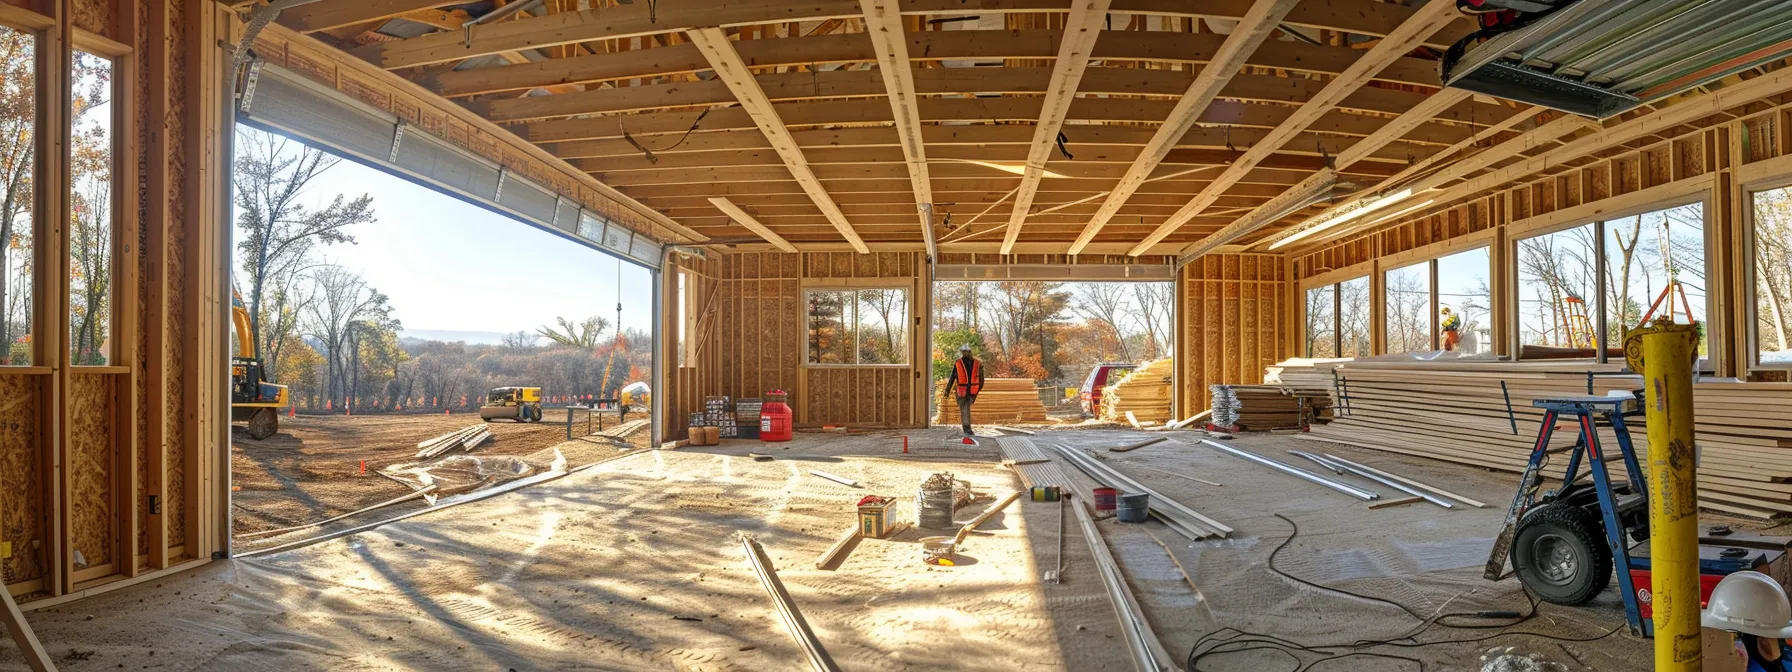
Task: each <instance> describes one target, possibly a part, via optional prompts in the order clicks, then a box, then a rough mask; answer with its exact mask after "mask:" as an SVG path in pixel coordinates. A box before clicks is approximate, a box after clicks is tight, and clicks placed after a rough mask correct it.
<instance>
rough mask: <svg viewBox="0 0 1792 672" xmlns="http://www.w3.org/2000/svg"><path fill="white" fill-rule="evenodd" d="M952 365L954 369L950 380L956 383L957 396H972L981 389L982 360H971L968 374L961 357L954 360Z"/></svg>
mask: <svg viewBox="0 0 1792 672" xmlns="http://www.w3.org/2000/svg"><path fill="white" fill-rule="evenodd" d="M952 367H953V369H954V373H953V376H952V380H953V382H955V383H956V384H957V387H958V396H961V397H974V396H977V394H978V393H980V392H982V391H983V362H979V361H977V360H975V359H973V360H971V370H970V373H969V374H968V375H967V374H966V373H965V370H964V358H963V357H960V358H958V359H957V360H954V361H953V362H952Z"/></svg>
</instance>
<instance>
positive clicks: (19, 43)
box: [0, 26, 37, 366]
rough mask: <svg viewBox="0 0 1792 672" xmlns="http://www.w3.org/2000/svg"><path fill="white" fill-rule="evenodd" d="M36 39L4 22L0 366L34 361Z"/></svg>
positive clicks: (0, 56)
mask: <svg viewBox="0 0 1792 672" xmlns="http://www.w3.org/2000/svg"><path fill="white" fill-rule="evenodd" d="M35 47H36V42H35V38H33V37H32V36H31V35H30V34H28V33H24V32H20V31H17V30H13V29H11V28H7V27H5V26H0V364H16V365H21V366H29V365H30V364H31V363H32V361H31V317H32V315H31V310H32V299H33V292H32V285H33V282H32V273H33V272H34V271H35V268H34V266H35V264H34V263H33V257H32V250H33V249H35V243H34V241H33V239H32V233H33V232H32V226H31V215H32V211H31V204H32V201H33V197H32V191H31V188H32V177H33V173H32V170H33V168H34V165H33V164H34V161H33V155H32V152H31V148H32V144H33V142H34V139H33V138H34V135H35V133H34V131H35V130H36V128H35V126H36V123H37V71H36V65H35V64H36V58H35V52H36V49H35Z"/></svg>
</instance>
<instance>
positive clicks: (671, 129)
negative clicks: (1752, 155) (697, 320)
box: [517, 97, 1516, 151]
mask: <svg viewBox="0 0 1792 672" xmlns="http://www.w3.org/2000/svg"><path fill="white" fill-rule="evenodd" d="M1040 104H1041V100H1040V99H1039V98H1034V97H1002V98H938V97H935V98H922V99H921V100H920V103H919V105H918V106H917V107H918V110H917V111H918V112H919V114H920V117H921V121H923V122H929V123H948V122H975V123H989V122H997V121H1002V122H1015V121H1027V122H1031V121H1033V120H1035V119H1037V118H1038V117H1039V107H1040ZM1174 107H1175V101H1171V100H1159V99H1136V98H1133V99H1126V98H1078V99H1076V100H1075V101H1074V102H1072V103H1071V104H1070V112H1069V114H1068V116H1067V123H1069V124H1071V125H1073V126H1082V125H1090V124H1107V123H1114V122H1124V123H1127V124H1135V125H1147V124H1148V125H1156V124H1160V123H1161V122H1162V121H1163V120H1164V119H1165V118H1167V117H1168V116H1169V115H1170V112H1171V111H1172V109H1173V108H1174ZM772 108H773V109H775V110H777V112H778V117H779V118H781V119H783V120H784V124H785V125H786V126H789V127H791V128H793V129H795V128H801V127H811V126H882V125H889V124H891V123H892V121H891V119H890V115H889V113H888V109H889V106H888V105H886V104H884V103H883V101H880V100H875V99H872V100H830V101H791V102H783V103H774V104H773V105H772ZM1477 111H1478V110H1475V109H1473V108H1472V107H1471V106H1469V105H1466V104H1463V105H1457V106H1454V107H1452V108H1450V109H1448V110H1445V111H1444V112H1443V114H1441V115H1439V116H1438V117H1437V118H1435V119H1433V121H1434V122H1438V123H1427V124H1423V125H1421V126H1419V127H1418V128H1416V129H1414V130H1413V131H1412V132H1410V133H1408V134H1407V135H1405V136H1404V137H1403V138H1402V141H1403V142H1409V143H1415V144H1432V145H1439V146H1445V145H1452V144H1455V143H1457V142H1461V141H1462V140H1463V139H1465V138H1467V137H1469V135H1470V134H1472V133H1474V132H1475V130H1474V129H1477V128H1480V127H1484V126H1486V125H1488V124H1491V123H1497V121H1495V120H1490V119H1487V118H1479V119H1475V118H1473V113H1474V112H1477ZM1513 112H1516V110H1513ZM1293 113H1294V109H1293V108H1292V107H1289V106H1288V105H1285V104H1270V103H1259V102H1249V101H1234V100H1216V101H1214V102H1213V103H1211V104H1209V105H1208V106H1207V109H1206V111H1205V112H1203V113H1202V114H1201V115H1200V116H1199V117H1198V118H1197V119H1196V121H1198V122H1200V123H1202V124H1210V125H1219V124H1225V125H1228V126H1231V127H1233V128H1263V129H1269V128H1274V127H1276V126H1277V125H1280V124H1281V123H1282V121H1283V120H1285V119H1287V118H1288V116H1289V115H1291V114H1293ZM699 114H701V112H700V111H695V112H694V111H690V110H677V111H658V112H644V113H640V114H629V115H618V116H608V117H589V118H574V119H555V120H551V121H538V122H532V123H526V124H523V125H521V126H519V127H517V131H518V133H519V134H521V135H522V136H524V137H526V138H528V139H529V140H530V141H532V142H537V143H556V142H570V141H579V140H612V139H620V138H622V137H623V132H624V131H627V132H628V134H629V135H631V136H633V137H634V138H635V139H636V140H639V141H641V142H642V143H643V144H645V145H647V146H649V147H669V146H671V145H672V144H673V143H675V142H677V141H678V140H679V139H681V138H683V137H684V136H685V134H686V133H691V134H692V135H693V136H695V135H703V134H707V133H719V132H726V131H734V130H747V129H752V128H754V126H753V120H752V119H751V118H749V117H748V116H747V114H746V112H744V111H742V110H740V109H739V108H733V107H724V108H712V109H710V110H709V113H708V114H703V115H702V116H703V120H702V122H701V123H700V124H697V117H698V115H699ZM1390 118H1391V116H1390V115H1387V114H1361V113H1353V112H1350V111H1335V112H1329V113H1327V114H1325V115H1324V116H1322V117H1320V118H1319V120H1318V121H1315V122H1314V123H1313V125H1312V127H1311V130H1313V131H1316V132H1323V133H1330V134H1335V135H1354V136H1367V135H1371V134H1373V133H1375V132H1376V131H1378V130H1380V128H1381V127H1382V126H1383V125H1385V124H1386V123H1387V122H1388V120H1389V119H1390ZM1500 118H1504V117H1500ZM1471 120H1472V123H1471ZM693 124H697V128H696V130H695V131H692V125H693ZM680 148H682V145H681V146H680ZM670 151H676V150H670Z"/></svg>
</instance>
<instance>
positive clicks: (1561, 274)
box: [1518, 224, 1597, 357]
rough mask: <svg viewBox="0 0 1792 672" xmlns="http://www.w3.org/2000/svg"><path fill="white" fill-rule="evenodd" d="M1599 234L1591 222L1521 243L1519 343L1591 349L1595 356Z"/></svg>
mask: <svg viewBox="0 0 1792 672" xmlns="http://www.w3.org/2000/svg"><path fill="white" fill-rule="evenodd" d="M1594 235H1595V232H1594V228H1593V225H1592V224H1587V225H1585V226H1579V227H1575V228H1572V229H1568V230H1566V231H1559V232H1556V233H1551V234H1545V235H1541V236H1537V237H1535V238H1526V239H1524V240H1520V241H1518V336H1519V342H1520V343H1522V344H1524V345H1526V346H1532V347H1534V348H1535V347H1545V348H1572V349H1576V350H1580V349H1586V350H1588V352H1587V353H1586V355H1587V356H1589V357H1590V356H1592V354H1593V353H1592V351H1591V350H1592V349H1593V348H1595V347H1597V346H1595V345H1594V341H1595V338H1594V337H1595V334H1594V333H1593V322H1592V319H1593V318H1592V316H1593V310H1596V309H1597V308H1596V306H1594V305H1593V304H1594V302H1595V297H1594V295H1593V289H1594V283H1595V282H1596V278H1595V277H1594V275H1593V273H1594V269H1595V259H1596V257H1595V255H1594V245H1593V237H1594ZM1521 354H1522V353H1521Z"/></svg>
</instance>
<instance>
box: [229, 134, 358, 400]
mask: <svg viewBox="0 0 1792 672" xmlns="http://www.w3.org/2000/svg"><path fill="white" fill-rule="evenodd" d="M239 129H240V130H239V131H238V133H237V140H236V147H237V157H236V166H235V172H234V173H233V175H234V177H235V189H234V193H235V197H236V211H237V212H236V219H237V230H238V234H237V254H238V257H239V259H240V263H241V264H242V270H243V273H244V275H245V276H246V282H245V287H246V288H247V290H248V295H247V296H246V297H244V299H245V303H246V304H247V306H248V308H249V314H250V315H252V316H254V318H255V319H254V320H253V323H252V324H251V325H250V334H251V337H252V338H253V339H254V340H255V344H256V351H257V352H260V353H266V354H264V355H263V359H264V360H268V361H269V363H270V365H272V364H277V363H278V354H279V348H278V347H275V346H277V345H278V344H279V343H280V342H282V341H283V340H284V338H285V336H286V335H287V334H286V333H283V331H282V329H280V328H274V329H270V328H269V327H270V326H274V327H289V328H290V326H291V325H288V324H286V323H282V322H280V317H281V311H285V310H293V311H295V312H299V311H303V310H305V309H306V308H307V306H306V305H305V304H304V303H303V302H300V301H298V300H296V299H297V298H298V297H295V296H293V295H292V294H291V292H292V291H293V288H294V286H295V285H296V284H298V277H299V276H301V275H303V274H304V273H305V272H306V271H307V270H308V269H309V268H310V267H312V266H314V265H315V263H316V262H315V261H314V260H313V259H312V251H313V249H314V248H315V247H316V246H318V245H320V244H322V245H330V244H336V243H350V244H352V243H354V242H355V239H354V237H353V236H351V235H349V233H348V231H347V229H348V228H349V227H350V226H353V225H355V224H370V223H373V222H375V221H377V220H376V218H375V216H374V211H373V197H372V196H369V195H367V194H362V195H360V196H358V197H355V198H352V199H351V198H346V197H345V196H344V195H343V194H336V195H334V196H332V197H331V198H330V200H329V202H328V203H327V204H326V205H324V206H323V207H321V208H319V207H313V206H312V205H310V204H307V203H306V198H305V197H306V193H307V189H308V187H310V186H311V183H312V182H313V181H315V180H316V179H317V178H318V177H319V176H322V175H323V174H324V173H326V172H328V171H329V170H330V169H331V168H334V167H335V166H336V165H337V164H338V163H340V162H341V159H340V158H337V157H336V156H334V155H332V154H329V153H328V152H325V151H323V150H320V149H316V148H313V147H311V146H309V145H306V144H304V143H302V142H298V141H295V140H289V139H287V138H286V137H284V136H280V135H276V134H272V133H266V132H263V131H259V130H255V129H252V128H247V127H239Z"/></svg>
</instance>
